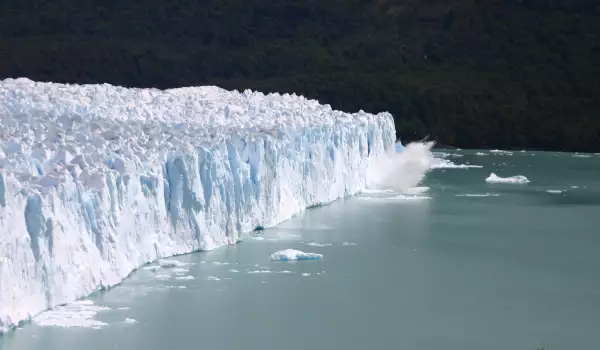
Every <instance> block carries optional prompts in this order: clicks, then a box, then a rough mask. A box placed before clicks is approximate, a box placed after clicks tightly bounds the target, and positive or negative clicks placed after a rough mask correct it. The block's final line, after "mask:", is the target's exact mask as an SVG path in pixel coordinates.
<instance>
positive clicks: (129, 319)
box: [123, 317, 138, 324]
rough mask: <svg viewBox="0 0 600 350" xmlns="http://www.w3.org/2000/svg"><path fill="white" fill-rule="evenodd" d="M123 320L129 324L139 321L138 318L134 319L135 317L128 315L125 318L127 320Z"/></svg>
mask: <svg viewBox="0 0 600 350" xmlns="http://www.w3.org/2000/svg"><path fill="white" fill-rule="evenodd" d="M123 322H125V323H129V324H133V323H138V321H137V320H136V319H134V318H129V317H126V318H125V321H123Z"/></svg>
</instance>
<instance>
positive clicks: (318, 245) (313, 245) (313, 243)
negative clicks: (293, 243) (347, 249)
mask: <svg viewBox="0 0 600 350" xmlns="http://www.w3.org/2000/svg"><path fill="white" fill-rule="evenodd" d="M303 243H304V242H303ZM304 244H306V245H309V246H311V247H319V248H324V247H329V246H332V245H333V244H331V243H317V242H308V243H304Z"/></svg>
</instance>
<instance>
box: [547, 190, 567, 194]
mask: <svg viewBox="0 0 600 350" xmlns="http://www.w3.org/2000/svg"><path fill="white" fill-rule="evenodd" d="M546 192H548V193H550V194H562V193H563V192H564V191H563V190H547V191H546Z"/></svg>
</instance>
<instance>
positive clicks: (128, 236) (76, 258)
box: [0, 79, 433, 333]
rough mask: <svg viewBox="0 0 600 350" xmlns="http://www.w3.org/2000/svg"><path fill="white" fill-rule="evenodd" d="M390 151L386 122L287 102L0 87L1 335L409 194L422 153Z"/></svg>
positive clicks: (383, 116)
mask: <svg viewBox="0 0 600 350" xmlns="http://www.w3.org/2000/svg"><path fill="white" fill-rule="evenodd" d="M395 140H396V135H395V127H394V122H393V118H392V116H391V115H390V114H388V113H380V114H377V115H373V114H369V113H364V112H362V111H361V112H358V113H354V114H349V113H344V112H341V111H335V110H332V109H331V107H330V106H329V105H321V104H319V103H318V102H317V101H315V100H308V99H306V98H304V97H302V96H296V95H288V94H285V95H280V94H268V95H265V94H261V93H258V92H252V91H244V92H237V91H233V92H232V91H226V90H223V89H220V88H218V87H214V86H204V87H190V88H179V89H170V90H158V89H128V88H123V87H117V86H111V85H107V84H103V85H65V84H53V83H37V82H33V81H31V80H28V79H16V80H15V79H7V80H4V81H0V151H1V152H2V153H1V154H0V232H2V234H3V237H2V240H0V333H1V332H3V331H5V330H7V329H8V328H10V327H12V326H14V325H16V324H17V323H18V322H19V321H21V320H26V319H29V318H30V317H32V316H33V315H36V314H38V313H39V312H41V311H43V310H46V309H48V308H52V307H55V306H57V305H61V304H65V303H68V302H72V301H75V300H77V299H79V298H82V297H84V296H86V295H88V294H90V293H92V292H93V291H95V290H97V289H99V288H106V287H110V286H114V285H116V284H118V283H120V282H121V281H122V280H123V278H125V277H126V276H128V275H129V274H130V273H131V272H132V271H133V270H135V269H136V268H138V267H140V266H143V265H145V264H147V263H149V262H152V261H156V260H157V259H161V258H166V257H169V256H173V255H178V254H184V253H189V252H193V251H198V250H211V249H214V248H216V247H219V246H222V245H225V244H234V243H237V242H239V241H240V240H241V239H242V238H243V237H244V235H245V234H246V233H249V232H251V231H253V230H255V229H258V228H260V229H264V228H267V227H271V226H273V225H276V224H278V223H280V222H282V221H283V220H286V219H288V218H290V217H292V216H293V215H296V214H298V213H300V212H301V211H302V210H304V209H305V208H307V207H311V206H316V205H323V204H327V203H330V202H332V201H334V200H336V199H339V198H343V197H346V196H351V195H355V194H357V193H360V192H361V191H363V190H364V189H365V188H367V187H370V188H388V189H392V190H397V191H403V190H406V189H409V188H412V187H414V186H417V185H418V184H419V182H420V181H421V180H422V179H423V176H424V175H425V173H426V172H427V171H428V170H429V168H430V165H431V163H432V159H433V156H432V155H431V152H430V148H431V146H432V144H431V143H426V144H421V143H413V144H409V145H407V146H402V145H401V144H395ZM397 151H398V152H397ZM371 184H373V185H374V186H368V185H371ZM185 265H187V264H185V263H182V262H181V261H178V260H175V259H162V260H159V261H158V262H157V263H156V264H154V265H153V266H160V268H165V269H167V268H181V267H183V266H185ZM145 268H146V267H145ZM147 268H148V269H154V270H158V269H159V267H149V266H147ZM155 278H159V279H160V278H164V279H170V278H171V276H170V275H165V274H159V275H156V276H155Z"/></svg>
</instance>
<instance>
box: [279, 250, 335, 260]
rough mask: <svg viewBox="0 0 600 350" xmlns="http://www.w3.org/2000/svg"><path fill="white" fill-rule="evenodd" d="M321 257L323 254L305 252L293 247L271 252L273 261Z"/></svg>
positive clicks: (316, 258)
mask: <svg viewBox="0 0 600 350" xmlns="http://www.w3.org/2000/svg"><path fill="white" fill-rule="evenodd" d="M320 259H323V254H317V253H305V252H303V251H300V250H295V249H285V250H280V251H278V252H275V253H273V254H271V260H273V261H289V260H320Z"/></svg>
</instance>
